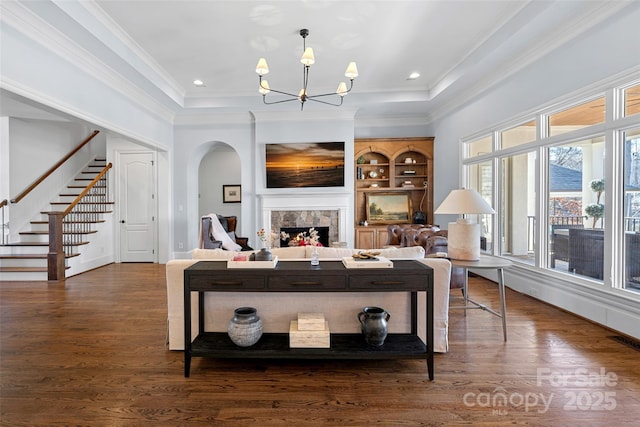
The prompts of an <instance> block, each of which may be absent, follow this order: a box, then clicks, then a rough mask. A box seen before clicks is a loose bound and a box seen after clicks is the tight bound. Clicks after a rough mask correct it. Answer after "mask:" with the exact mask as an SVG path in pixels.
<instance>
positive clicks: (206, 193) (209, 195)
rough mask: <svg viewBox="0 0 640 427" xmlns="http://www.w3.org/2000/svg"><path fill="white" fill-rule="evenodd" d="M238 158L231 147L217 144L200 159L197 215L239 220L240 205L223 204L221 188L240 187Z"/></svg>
mask: <svg viewBox="0 0 640 427" xmlns="http://www.w3.org/2000/svg"><path fill="white" fill-rule="evenodd" d="M240 168H241V166H240V156H239V155H238V153H237V152H236V150H234V149H233V147H231V146H229V145H227V144H225V143H222V142H218V143H216V144H215V145H214V146H212V147H211V149H209V151H208V152H207V153H206V154H205V155H204V156H203V157H202V160H201V161H200V166H199V168H198V214H199V216H202V215H206V214H210V213H216V214H220V215H225V216H229V215H235V216H237V217H238V219H239V220H241V204H240V203H224V201H223V186H224V185H234V186H235V185H237V186H240V183H241V176H240V172H241V170H240Z"/></svg>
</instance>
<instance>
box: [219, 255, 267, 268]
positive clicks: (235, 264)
mask: <svg viewBox="0 0 640 427" xmlns="http://www.w3.org/2000/svg"><path fill="white" fill-rule="evenodd" d="M276 265H278V257H277V256H274V257H273V259H272V260H271V261H233V260H228V261H227V268H276Z"/></svg>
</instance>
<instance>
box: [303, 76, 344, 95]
mask: <svg viewBox="0 0 640 427" xmlns="http://www.w3.org/2000/svg"><path fill="white" fill-rule="evenodd" d="M351 89H353V80H351V86H349V89H348V90H347V91H346V92H342V93H343V94H345V95H346V94H348V93H349V92H351ZM329 95H338V93H337V92H329V93H321V94H320V95H311V96H307V98H308V99H309V98H318V97H321V96H329Z"/></svg>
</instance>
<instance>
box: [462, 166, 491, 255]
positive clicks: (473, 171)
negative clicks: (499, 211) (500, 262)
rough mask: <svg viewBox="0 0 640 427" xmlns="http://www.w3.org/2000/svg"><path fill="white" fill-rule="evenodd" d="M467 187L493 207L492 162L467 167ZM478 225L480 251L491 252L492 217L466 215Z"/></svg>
mask: <svg viewBox="0 0 640 427" xmlns="http://www.w3.org/2000/svg"><path fill="white" fill-rule="evenodd" d="M468 170H469V179H468V183H469V184H468V186H469V188H472V189H474V190H476V191H477V192H478V193H480V195H481V196H482V198H483V199H484V200H485V201H486V202H487V203H488V204H489V205H490V206H492V207H493V167H492V162H483V163H477V164H473V165H469V169H468ZM468 216H469V217H470V218H471V219H472V221H475V222H477V223H478V224H480V238H481V239H483V241H482V242H481V247H480V248H481V249H482V250H483V251H489V252H491V251H493V215H468Z"/></svg>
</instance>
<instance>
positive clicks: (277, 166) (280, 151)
mask: <svg viewBox="0 0 640 427" xmlns="http://www.w3.org/2000/svg"><path fill="white" fill-rule="evenodd" d="M265 151H266V153H265V161H266V168H265V169H266V171H267V177H266V178H267V179H266V184H267V188H305V187H343V186H344V142H312V143H291V144H266V148H265Z"/></svg>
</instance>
